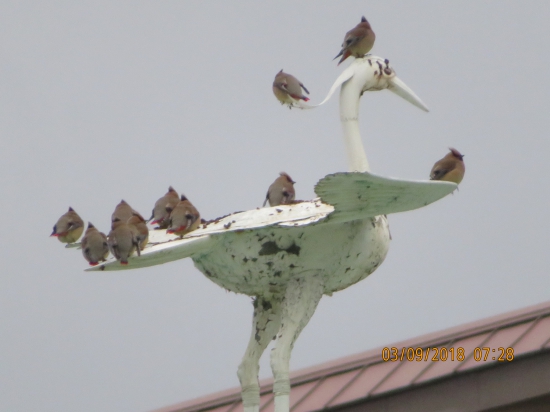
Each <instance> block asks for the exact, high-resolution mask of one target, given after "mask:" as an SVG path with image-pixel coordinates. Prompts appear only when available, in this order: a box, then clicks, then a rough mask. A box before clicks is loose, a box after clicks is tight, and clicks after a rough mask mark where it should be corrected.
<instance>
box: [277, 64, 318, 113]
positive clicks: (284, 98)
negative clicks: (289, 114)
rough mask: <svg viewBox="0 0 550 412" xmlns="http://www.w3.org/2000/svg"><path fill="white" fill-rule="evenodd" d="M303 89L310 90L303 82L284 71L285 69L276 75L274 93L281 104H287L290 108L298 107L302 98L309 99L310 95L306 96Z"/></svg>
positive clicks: (307, 91)
mask: <svg viewBox="0 0 550 412" xmlns="http://www.w3.org/2000/svg"><path fill="white" fill-rule="evenodd" d="M302 89H303V90H304V91H305V92H306V93H307V94H309V90H308V89H307V88H306V87H305V86H304V84H303V83H302V82H300V81H299V80H298V79H297V78H296V77H294V76H293V75H291V74H288V73H285V72H283V69H281V71H280V72H279V73H277V74H276V75H275V80H273V94H274V95H275V97H276V98H277V100H279V101H280V102H281V104H286V105H287V106H288V108H289V109H292V108H293V107H296V106H297V103H298V102H299V101H300V100H303V101H304V102H307V101H309V97H306V96H304V94H303V93H302ZM298 107H300V106H298Z"/></svg>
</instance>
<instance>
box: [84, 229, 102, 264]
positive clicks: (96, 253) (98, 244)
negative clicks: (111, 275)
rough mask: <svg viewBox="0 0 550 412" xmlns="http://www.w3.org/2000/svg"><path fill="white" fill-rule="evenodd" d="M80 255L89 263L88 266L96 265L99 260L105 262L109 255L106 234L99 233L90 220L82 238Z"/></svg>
mask: <svg viewBox="0 0 550 412" xmlns="http://www.w3.org/2000/svg"><path fill="white" fill-rule="evenodd" d="M81 244H82V255H83V256H84V258H85V259H86V260H87V261H88V262H89V263H90V266H96V265H97V264H98V262H99V261H102V262H105V260H106V259H107V256H109V245H108V243H107V236H105V233H101V232H100V231H99V230H97V229H96V228H95V226H94V225H92V224H91V223H90V222H88V228H87V229H86V233H84V237H83V238H82V242H81Z"/></svg>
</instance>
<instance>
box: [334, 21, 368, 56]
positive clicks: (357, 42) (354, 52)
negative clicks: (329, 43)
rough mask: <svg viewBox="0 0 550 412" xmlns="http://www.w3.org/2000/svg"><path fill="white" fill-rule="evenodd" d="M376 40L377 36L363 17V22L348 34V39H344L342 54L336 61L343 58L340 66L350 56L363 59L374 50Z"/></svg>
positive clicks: (339, 54)
mask: <svg viewBox="0 0 550 412" xmlns="http://www.w3.org/2000/svg"><path fill="white" fill-rule="evenodd" d="M375 39H376V35H375V34H374V32H373V31H372V28H371V27H370V24H369V22H368V21H367V19H366V18H365V16H363V17H361V22H360V23H359V24H358V25H357V26H355V27H354V28H353V29H351V30H350V31H348V32H347V33H346V37H344V42H343V43H342V50H340V53H338V55H337V56H336V57H335V58H334V59H337V58H338V57H340V56H342V58H341V59H340V61H339V62H338V64H340V63H342V62H343V61H344V60H346V59H347V58H348V57H349V56H353V57H363V56H364V55H365V54H367V53H368V52H369V51H370V49H372V46H374V40H375ZM334 59H332V60H334Z"/></svg>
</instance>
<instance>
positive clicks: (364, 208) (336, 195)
mask: <svg viewBox="0 0 550 412" xmlns="http://www.w3.org/2000/svg"><path fill="white" fill-rule="evenodd" d="M455 189H456V184H454V183H449V182H438V181H430V180H402V179H392V178H388V177H382V176H378V175H374V174H372V173H368V172H365V173H335V174H331V175H328V176H325V177H324V178H323V179H321V180H320V181H319V182H318V183H317V185H316V186H315V193H317V195H318V196H319V197H320V198H321V200H322V201H323V202H325V203H329V204H331V205H333V206H334V209H335V210H334V213H332V214H331V215H330V217H329V219H328V221H330V222H347V221H352V220H361V219H367V218H369V217H374V216H378V215H386V214H390V213H398V212H405V211H407V210H414V209H418V208H421V207H423V206H426V205H429V204H430V203H433V202H435V201H436V200H439V199H441V198H442V197H444V196H447V195H448V194H449V193H452V192H453V191H454V190H455Z"/></svg>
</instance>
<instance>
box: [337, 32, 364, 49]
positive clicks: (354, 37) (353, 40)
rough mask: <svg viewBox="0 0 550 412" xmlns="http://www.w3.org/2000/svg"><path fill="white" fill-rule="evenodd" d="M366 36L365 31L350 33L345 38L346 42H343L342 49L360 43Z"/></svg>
mask: <svg viewBox="0 0 550 412" xmlns="http://www.w3.org/2000/svg"><path fill="white" fill-rule="evenodd" d="M364 37H365V34H364V33H362V34H355V33H349V34H348V35H347V36H346V38H345V39H344V43H342V50H348V49H349V48H350V47H352V46H354V45H355V44H357V43H359V42H360V41H361V40H362V39H363V38H364Z"/></svg>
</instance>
